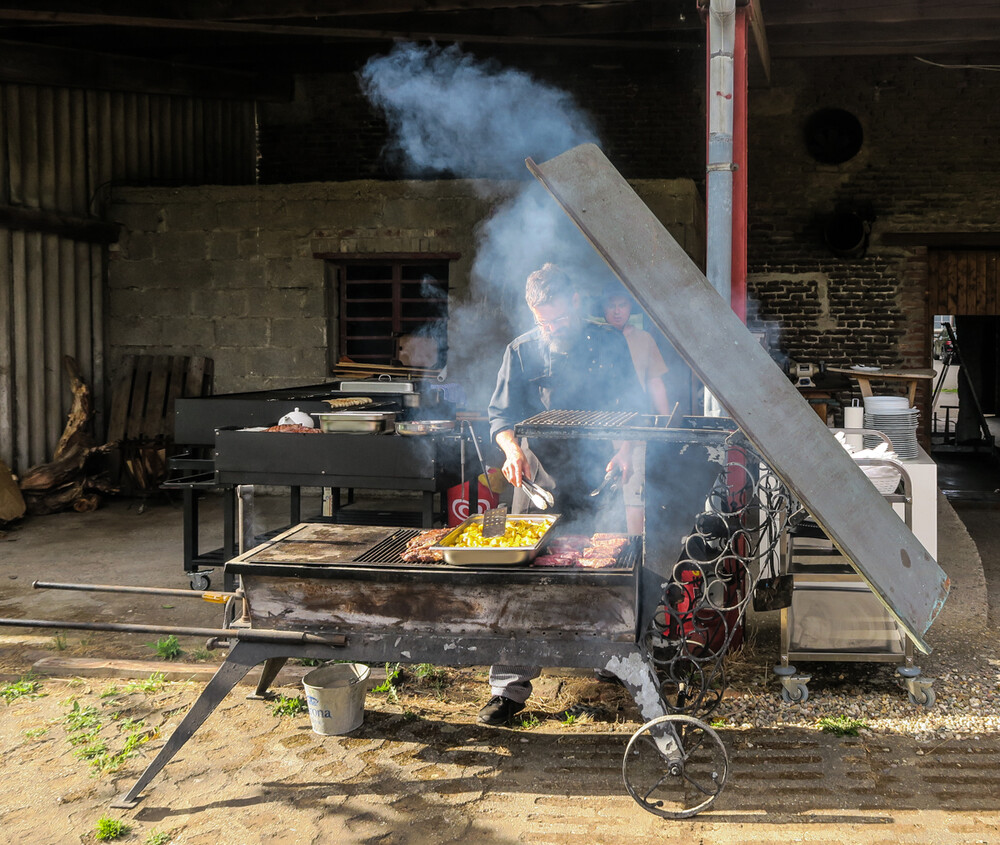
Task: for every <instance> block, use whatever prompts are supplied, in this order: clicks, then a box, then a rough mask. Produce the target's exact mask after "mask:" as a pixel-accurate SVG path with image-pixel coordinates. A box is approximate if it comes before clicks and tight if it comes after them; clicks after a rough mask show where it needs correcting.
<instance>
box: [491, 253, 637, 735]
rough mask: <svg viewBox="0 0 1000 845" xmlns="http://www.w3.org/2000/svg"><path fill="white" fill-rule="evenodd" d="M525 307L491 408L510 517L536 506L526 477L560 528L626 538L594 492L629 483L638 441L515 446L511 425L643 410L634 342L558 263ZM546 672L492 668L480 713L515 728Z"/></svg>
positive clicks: (617, 503) (609, 502) (616, 514)
mask: <svg viewBox="0 0 1000 845" xmlns="http://www.w3.org/2000/svg"><path fill="white" fill-rule="evenodd" d="M525 300H526V301H527V303H528V308H529V309H530V310H531V314H532V316H533V317H534V318H535V328H534V329H532V330H531V331H528V332H526V333H524V334H522V335H521V336H519V337H517V338H515V339H514V340H513V341H511V343H509V344H508V345H507V348H506V350H505V351H504V356H503V363H502V364H501V366H500V372H499V373H498V374H497V386H496V389H495V390H494V392H493V398H492V399H491V400H490V405H489V418H490V434H491V436H492V437H493V438H494V440H495V441H496V443H497V445H498V446H499V447H500V448H501V449H502V450H503V453H504V456H505V460H504V465H503V474H504V477H505V478H506V479H507V480H508V481H509V482H510V483H511V484H512V485H514V488H515V490H514V499H513V502H512V511H513V512H514V513H527V512H529V510H530V509H531V504H530V499H529V498H528V496H527V494H526V492H525V491H524V490H523V489H522V488H521V481H522V479H528V480H531V481H534V482H536V483H538V484H539V485H541V486H542V487H544V488H546V489H548V490H550V491H551V492H552V494H553V496H554V497H555V504H554V505H553V508H552V510H553V511H554V512H555V513H558V514H560V515H561V522H562V523H563V524H566V523H571V524H574V525H578V529H577V531H578V533H588V534H589V533H593V532H596V531H608V532H620V531H624V529H625V510H624V504H623V502H622V499H621V496H620V493H619V494H618V495H616V496H614V497H612V496H599V497H595V496H591V495H590V491H591V490H594V489H596V488H597V487H599V486H600V484H601V482H602V481H603V479H604V477H605V474H606V473H609V472H612V471H615V472H620V473H621V478H622V479H623V480H624V479H627V478H628V477H629V475H630V474H631V471H632V463H631V453H632V444H631V443H613V442H612V441H610V440H600V439H588V438H557V437H545V438H535V439H534V440H533V441H532V442H531V443H530V444H529V443H528V442H527V439H524V440H522V441H520V442H519V441H518V439H517V438H516V437H515V435H514V426H515V425H516V424H517V423H519V422H521V421H522V420H525V419H527V418H529V417H532V416H534V415H536V414H539V413H542V412H543V411H546V410H553V409H564V410H574V411H621V410H629V411H638V410H640V409H641V408H642V403H643V392H642V387H641V385H640V384H639V379H638V377H637V376H636V373H635V367H634V366H633V364H632V357H631V354H630V353H629V349H628V344H627V343H626V342H625V338H624V336H623V335H622V333H621V332H619V331H618V330H617V329H614V328H612V327H611V326H607V325H599V324H596V323H592V322H590V321H587V320H585V319H584V312H583V308H582V302H581V296H580V292H579V290H578V289H577V288H576V286H575V285H574V284H573V281H572V279H570V277H569V276H568V275H567V274H566V273H565V272H564V271H563V270H561V269H560V268H559V267H557V266H556V265H555V264H546V265H545V266H543V267H542V268H541V269H540V270H536V271H535V272H534V273H532V274H531V275H530V276H528V281H527V284H526V286H525ZM570 530H571V531H572V530H573V529H570ZM539 671H540V670H539V669H538V668H537V667H529V666H493V667H491V669H490V689H491V691H492V693H493V697H492V698H491V699H490V700H489V702H488V703H487V704H486V706H485V707H483V709H482V710H481V711H480V712H479V721H480V722H484V723H485V724H488V725H503V724H508V723H509V722H510V720H511V718H512V717H513V716H514V715H515V714H517V713H519V712H520V711H521V710H523V709H524V703H525V701H526V700H527V698H528V696H529V695H530V694H531V679H532V678H535V677H537V676H538V673H539Z"/></svg>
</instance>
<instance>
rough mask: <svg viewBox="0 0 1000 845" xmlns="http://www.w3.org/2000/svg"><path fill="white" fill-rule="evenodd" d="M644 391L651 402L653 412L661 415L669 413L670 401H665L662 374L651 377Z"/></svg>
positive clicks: (665, 390)
mask: <svg viewBox="0 0 1000 845" xmlns="http://www.w3.org/2000/svg"><path fill="white" fill-rule="evenodd" d="M646 392H647V393H648V394H649V399H650V401H651V402H652V403H653V411H654V413H657V414H660V415H662V416H666V415H667V414H669V413H670V403H669V402H668V401H667V386H666V385H665V384H664V383H663V376H656V377H655V378H651V379H650V380H649V382H648V384H647V385H646Z"/></svg>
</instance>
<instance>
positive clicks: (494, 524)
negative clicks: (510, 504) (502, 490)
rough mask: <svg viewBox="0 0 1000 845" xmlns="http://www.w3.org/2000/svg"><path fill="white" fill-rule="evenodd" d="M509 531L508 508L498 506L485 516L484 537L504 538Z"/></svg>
mask: <svg viewBox="0 0 1000 845" xmlns="http://www.w3.org/2000/svg"><path fill="white" fill-rule="evenodd" d="M506 530H507V506H506V505H498V506H497V507H495V508H491V509H490V510H488V511H486V513H484V514H483V536H484V537H503V534H504V532H505V531H506Z"/></svg>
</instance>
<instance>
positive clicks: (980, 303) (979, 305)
mask: <svg viewBox="0 0 1000 845" xmlns="http://www.w3.org/2000/svg"><path fill="white" fill-rule="evenodd" d="M975 256H976V312H975V313H976V314H986V313H987V311H986V253H985V252H983V251H982V250H981V249H978V250H976V252H975Z"/></svg>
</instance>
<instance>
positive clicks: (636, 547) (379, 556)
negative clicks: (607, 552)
mask: <svg viewBox="0 0 1000 845" xmlns="http://www.w3.org/2000/svg"><path fill="white" fill-rule="evenodd" d="M419 533H420V529H418V528H403V529H400V530H399V531H396V532H394V533H392V534H390V535H389V536H388V537H386V538H385V539H384V540H380V541H379V542H378V543H376V544H375V545H374V546H372V547H371V548H370V549H366V550H365V551H363V552H362V553H361V554H359V555H358V556H357V557H355V558H354V559H353V562H354V563H369V564H375V565H381V566H407V567H414V568H419V567H421V566H445V564H442V563H430V562H425V563H409V562H407V561H404V560H403V559H402V554H403V551H404V550H405V549H406V544H407V542H409V541H410V540H411V539H412V538H413V537H416V536H417V535H418V534H419ZM641 549H642V538H640V537H638V536H633V537H631V538H630V539H629V543H628V545H626V546H625V547H624V548H623V549H622V551H621V552H620V553H619V555H618V559H617V561H615V564H614V565H613V566H605V567H603V568H602V569H601V570H595V571H601V572H611V571H614V570H619V571H626V572H627V571H630V570H631V569H632V568H633V567H634V566H635V565H636V563H637V562H638V559H639V552H640V551H641ZM545 552H546V549H542V554H545ZM484 566H487V567H488V564H484ZM448 568H451V567H448ZM537 568H538V569H539V570H541V569H545V570H546V571H549V572H551V571H553V569H560V568H563V569H566V570H569V571H580V570H581V569H584V568H585V567H578V566H567V567H552V568H550V567H537ZM462 569H463V570H465V571H470V570H475V567H474V566H463V567H462Z"/></svg>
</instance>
